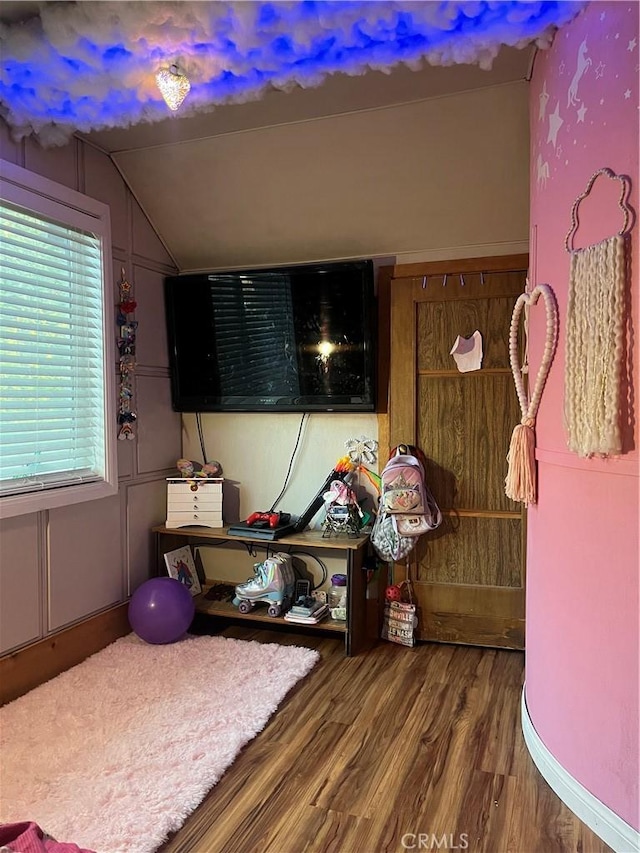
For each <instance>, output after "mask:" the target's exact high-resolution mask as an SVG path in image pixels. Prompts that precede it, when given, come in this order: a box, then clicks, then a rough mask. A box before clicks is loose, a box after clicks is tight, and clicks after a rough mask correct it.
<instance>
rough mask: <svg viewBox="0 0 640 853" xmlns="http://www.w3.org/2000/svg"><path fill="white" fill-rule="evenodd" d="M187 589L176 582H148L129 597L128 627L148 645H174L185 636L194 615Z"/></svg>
mask: <svg viewBox="0 0 640 853" xmlns="http://www.w3.org/2000/svg"><path fill="white" fill-rule="evenodd" d="M195 609H196V608H195V604H194V601H193V598H192V596H191V593H190V592H189V590H188V589H187V587H186V586H185V585H184V584H182V583H180V581H178V580H176V579H175V578H165V577H161V578H151V580H148V581H145V583H143V584H142V586H139V587H138V589H137V590H136V591H135V592H134V593H133V595H132V596H131V601H130V602H129V624H130V625H131V628H132V629H133V631H134V632H135V633H136V634H137V635H138V637H140V639H141V640H145V641H146V642H147V643H155V644H162V643H175V642H176V640H179V639H180V637H182V636H183V634H184V633H185V632H186V630H187V628H188V627H189V625H190V624H191V621H192V619H193V614H194V613H195Z"/></svg>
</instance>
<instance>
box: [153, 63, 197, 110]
mask: <svg viewBox="0 0 640 853" xmlns="http://www.w3.org/2000/svg"><path fill="white" fill-rule="evenodd" d="M156 83H157V84H158V89H160V93H161V95H162V97H163V98H164V100H165V103H166V105H167V106H168V107H169V109H170V110H173V111H174V112H175V111H176V110H177V109H178V108H179V106H180V104H181V103H182V102H183V101H184V99H185V98H186V97H187V95H188V94H189V90H190V89H191V83H189V78H188V77H187V76H186V74H183V73H182V72H181V71H180V69H179V68H178V66H177V65H171V66H169V68H161V69H160V70H159V71H158V73H157V74H156Z"/></svg>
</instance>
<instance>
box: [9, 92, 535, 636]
mask: <svg viewBox="0 0 640 853" xmlns="http://www.w3.org/2000/svg"><path fill="white" fill-rule="evenodd" d="M0 157H3V158H5V159H7V160H10V161H12V162H15V163H18V165H20V166H23V167H24V168H27V169H30V170H32V171H33V172H35V173H37V174H41V175H44V176H46V177H48V178H51V179H53V180H57V181H59V182H61V183H64V184H66V185H67V186H71V187H72V188H74V189H78V190H80V191H81V192H86V193H87V194H88V195H92V196H93V197H95V198H98V199H100V200H101V201H104V202H106V203H107V204H109V206H110V208H111V223H112V234H113V265H114V266H113V269H114V279H117V276H118V275H119V271H120V267H121V266H122V265H124V266H125V269H126V271H127V275H128V276H130V280H132V282H133V285H134V290H135V298H136V299H137V301H138V310H137V312H136V319H138V320H139V322H140V326H139V328H138V353H137V361H138V366H137V369H136V408H137V411H138V423H137V438H136V441H135V442H118V450H119V472H120V492H119V496H118V498H116V499H114V501H111V502H109V501H103V502H100V501H96V502H94V503H93V505H88V506H87V507H86V508H85V509H84V510H83V512H81V513H80V512H79V513H69V512H64V511H61V512H58V513H51V514H48V513H41V514H38V515H34V516H28V517H22V518H20V519H19V520H15V521H12V522H11V524H10V525H8V526H6V525H5V527H3V528H2V529H0V533H1V534H2V540H1V548H2V551H1V552H0V560H1V567H0V615H1V616H2V625H3V627H2V635H1V638H0V639H1V643H2V644H1V646H0V651H2V650H7V649H10V648H15V647H18V646H21V645H25V644H27V643H29V642H31V641H33V640H36V639H38V638H39V637H43V636H46V635H47V633H49V632H51V631H55V630H57V629H59V628H60V627H63V626H64V625H66V624H71V623H73V622H74V621H77V620H78V619H81V618H83V616H86V615H89V614H90V613H93V612H97V611H99V610H101V609H104V608H105V607H108V606H110V605H112V604H115V603H117V602H119V601H124V600H126V598H127V596H128V595H129V594H130V592H131V591H132V590H133V589H134V588H135V587H136V586H137V585H139V584H140V583H141V582H142V581H143V580H145V579H146V577H148V574H149V571H150V570H151V568H152V565H153V559H152V539H151V535H150V533H149V528H150V526H151V525H153V524H155V523H158V522H161V521H162V520H163V519H164V514H165V511H166V497H165V484H164V477H165V476H167V475H170V474H172V473H175V469H174V467H173V466H174V464H175V460H176V459H177V458H178V456H179V455H182V454H184V455H185V456H188V457H189V458H193V459H197V460H202V452H201V449H200V442H199V438H198V434H197V429H196V425H195V418H194V417H193V416H186V417H184V418H183V419H182V421H181V418H180V416H179V415H177V414H175V413H173V412H171V410H170V408H169V381H168V366H167V350H166V338H165V330H164V314H163V310H162V279H163V277H164V275H165V274H167V273H171V272H172V266H171V263H172V258H171V255H174V256H175V257H176V258H177V259H178V261H179V267H180V268H181V269H182V270H187V269H197V268H215V267H218V268H220V267H227V266H228V267H231V266H239V267H242V266H252V265H254V266H255V265H260V264H271V263H278V262H289V263H293V262H306V261H312V260H318V259H325V260H328V259H333V258H348V257H359V256H360V257H362V256H366V257H374V258H378V259H380V258H385V261H386V262H387V263H393V261H394V259H397V260H398V261H399V262H409V261H414V260H431V259H440V258H453V257H469V256H478V255H490V254H506V253H510V252H519V251H524V250H526V248H527V232H528V117H527V85H526V84H525V83H515V84H505V85H503V86H498V87H494V88H488V89H484V90H476V91H474V92H465V93H461V94H456V95H453V96H448V97H440V98H435V99H430V100H425V101H420V102H416V103H411V104H405V105H401V106H393V107H388V108H385V109H375V110H370V111H365V112H360V113H352V114H347V115H341V116H333V117H329V118H323V119H318V120H313V121H306V122H300V123H295V124H289V125H286V126H280V127H272V128H262V129H259V130H255V131H247V132H243V133H233V134H228V135H226V136H221V137H216V138H212V139H207V140H200V141H198V142H190V143H185V144H180V145H174V146H171V145H170V146H160V147H158V148H155V149H144V150H142V151H141V152H139V153H135V152H131V153H128V154H121V155H118V157H117V161H118V165H119V167H120V168H122V170H123V172H124V174H125V177H127V179H128V181H129V182H130V184H131V186H128V185H127V184H126V183H125V182H124V181H123V180H122V179H121V177H120V176H119V174H118V172H117V170H116V169H115V167H114V165H113V163H112V162H111V161H110V160H109V158H108V157H107V156H106V155H104V154H102V153H101V152H99V151H97V150H96V149H95V148H93V147H91V146H89V145H88V144H86V143H83V142H81V141H80V140H73V141H72V142H71V143H70V144H69V145H67V146H65V147H64V148H60V149H49V150H43V149H40V148H39V147H38V146H37V145H36V144H35V143H32V142H30V141H25V142H21V143H19V144H16V143H14V142H12V141H11V139H10V137H9V134H8V132H7V130H6V127H5V126H4V124H3V123H2V122H0ZM138 202H140V203H141V204H140V203H138ZM145 212H146V213H147V214H148V216H149V219H150V221H151V223H152V225H153V227H152V225H150V224H149V221H148V220H147V218H146V217H145ZM154 227H155V228H156V229H157V231H158V233H159V234H160V235H161V236H162V241H161V240H160V239H159V237H158V235H157V234H156V233H154V230H153V228H154ZM163 243H164V244H166V245H167V246H168V247H169V249H170V250H171V254H169V253H167V251H166V250H165V248H164V246H163ZM300 417H301V416H299V415H294V414H272V415H261V414H229V415H225V414H215V415H214V414H211V415H204V416H203V418H202V423H203V428H204V436H205V444H206V451H207V456H208V457H209V458H210V459H211V458H216V459H218V460H219V461H220V462H221V463H222V465H223V467H224V472H225V475H226V477H227V478H228V483H227V484H226V485H227V489H226V495H225V501H226V506H225V513H224V514H225V517H226V520H227V521H234V520H237V519H239V518H244V517H246V516H247V515H248V514H249V513H250V512H252V511H253V510H262V509H268V508H269V507H270V506H271V505H272V503H273V501H274V500H275V498H276V497H277V495H278V494H279V492H280V490H281V488H282V485H283V483H284V479H285V476H286V472H287V467H288V464H289V460H290V457H291V454H292V453H293V449H294V445H295V440H296V435H297V431H298V426H299V424H300ZM181 424H182V439H183V441H182V445H181V434H180V430H181ZM378 426H379V422H378V419H377V418H376V416H374V415H345V414H340V415H338V414H324V415H323V414H314V415H311V417H310V419H309V420H308V421H307V423H306V425H305V428H304V431H303V434H302V439H301V443H300V446H299V448H298V453H297V457H296V462H295V465H294V467H293V470H292V475H291V480H290V485H289V488H288V490H287V492H286V494H285V495H284V497H283V498H282V500H281V501H280V503H279V504H278V508H280V509H283V510H286V511H289V512H292V513H294V514H299V513H300V512H302V511H303V510H304V509H305V508H306V506H307V505H308V504H309V502H310V501H311V499H312V498H313V496H314V495H315V494H316V492H317V490H318V488H319V487H320V486H321V485H322V483H323V481H324V479H325V478H326V476H327V474H328V473H329V471H330V470H331V468H332V466H333V465H334V463H335V461H336V460H337V459H338V458H339V457H340V456H342V455H343V454H344V453H345V446H344V445H345V441H346V440H347V439H349V438H358V437H360V436H362V435H364V436H366V437H368V438H377V437H378ZM384 452H386V449H385V451H384ZM52 525H54V527H52ZM48 541H50V542H53V543H54V545H55V548H54V549H48V548H47V547H46V543H47V542H48ZM61 543H71V544H72V545H73V547H74V548H75V554H76V556H75V557H74V559H73V560H71V561H69V560H68V558H67V555H66V553H65V548H63V547H61ZM65 547H66V546H65ZM244 557H245V559H244V562H245V563H247V564H248V563H250V562H251V561H250V560H249V561H247V557H246V554H245V555H244ZM17 563H19V564H20V565H21V566H22V570H21V575H20V579H19V582H18V576H17V575H16V574H15V572H13V571H11V570H10V567H11V566H13V565H16V564H17ZM7 567H8V568H7ZM243 571H246V566H245V568H244V569H243ZM214 574H217V575H219V576H220V575H221V574H222V572H218V571H215V572H214Z"/></svg>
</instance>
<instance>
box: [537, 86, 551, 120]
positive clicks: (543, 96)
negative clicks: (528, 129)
mask: <svg viewBox="0 0 640 853" xmlns="http://www.w3.org/2000/svg"><path fill="white" fill-rule="evenodd" d="M539 97H540V111H539V112H538V120H539V121H544V120H545V118H546V114H547V104H548V102H549V93H548V92H547V81H546V80H545V81H544V85H543V86H542V92H540V96H539Z"/></svg>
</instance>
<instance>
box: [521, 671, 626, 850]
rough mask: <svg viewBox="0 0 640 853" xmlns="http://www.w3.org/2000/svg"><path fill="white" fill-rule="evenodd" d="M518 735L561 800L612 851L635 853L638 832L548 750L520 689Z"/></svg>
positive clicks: (523, 690)
mask: <svg viewBox="0 0 640 853" xmlns="http://www.w3.org/2000/svg"><path fill="white" fill-rule="evenodd" d="M521 707H522V734H523V735H524V741H525V743H526V745H527V749H528V750H529V754H530V755H531V758H532V759H533V762H534V764H535V765H536V767H537V768H538V770H539V771H540V773H541V774H542V776H543V778H544V779H545V781H546V782H547V783H548V785H549V786H550V787H551V788H552V789H553V791H555V793H556V794H557V795H558V796H559V797H560V799H561V800H562V802H563V803H564V804H565V805H566V806H567V807H568V808H570V809H571V811H572V812H573V813H574V814H575V815H576V816H577V817H579V818H580V820H581V821H582V822H583V823H585V824H586V825H587V826H588V827H589V829H591V830H593V832H595V834H596V835H597V836H599V837H600V838H601V839H602V840H603V841H604V842H605V844H608V845H609V847H611V848H612V849H613V850H615V851H616V853H638V851H640V833H639V832H638V831H637V830H635V829H634V828H633V827H632V826H630V824H628V823H627V822H626V821H624V820H623V819H622V818H621V817H619V816H618V815H617V814H616V813H615V812H614V811H612V810H611V809H610V808H609V807H608V806H606V805H605V804H604V803H603V802H601V801H600V800H599V799H598V798H597V797H594V795H593V794H592V793H591V792H590V791H587V789H586V788H585V787H584V786H583V785H581V784H580V782H578V780H577V779H574V777H573V776H572V775H571V774H570V773H568V772H567V771H566V770H565V769H564V767H563V766H562V765H561V764H560V763H559V762H558V760H557V759H556V758H554V756H553V755H552V754H551V753H550V752H549V750H548V749H547V747H546V746H545V745H544V743H543V742H542V740H541V739H540V736H539V735H538V733H537V731H536V730H535V727H534V725H533V723H532V722H531V717H530V716H529V710H528V708H527V700H526V696H525V689H524V687H523V688H522V704H521Z"/></svg>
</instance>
